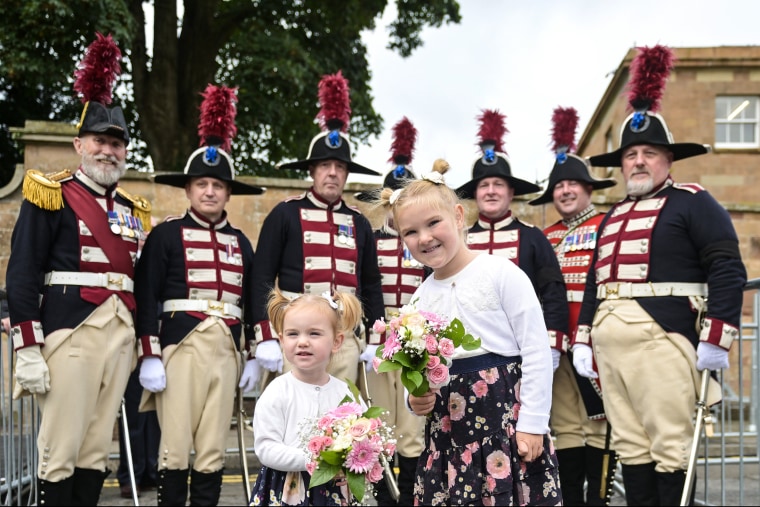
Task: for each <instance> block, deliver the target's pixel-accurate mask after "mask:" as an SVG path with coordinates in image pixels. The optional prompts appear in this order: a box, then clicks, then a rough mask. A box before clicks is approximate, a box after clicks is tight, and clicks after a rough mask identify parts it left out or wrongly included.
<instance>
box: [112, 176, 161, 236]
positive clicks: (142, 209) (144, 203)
mask: <svg viewBox="0 0 760 507" xmlns="http://www.w3.org/2000/svg"><path fill="white" fill-rule="evenodd" d="M116 193H117V194H119V195H120V196H122V197H123V198H124V199H126V200H128V201H129V202H131V203H132V206H133V208H132V214H133V215H134V216H135V217H136V218H139V219H140V221H141V222H142V224H143V230H144V231H145V232H150V230H151V228H152V225H151V223H150V212H151V209H152V207H151V205H150V202H148V200H147V199H145V198H144V197H140V196H139V195H132V194H130V193H129V192H127V191H126V190H124V189H123V188H121V187H116Z"/></svg>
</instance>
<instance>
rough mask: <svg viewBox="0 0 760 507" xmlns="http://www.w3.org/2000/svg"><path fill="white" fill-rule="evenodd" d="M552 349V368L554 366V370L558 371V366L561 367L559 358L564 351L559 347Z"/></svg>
mask: <svg viewBox="0 0 760 507" xmlns="http://www.w3.org/2000/svg"><path fill="white" fill-rule="evenodd" d="M551 350H552V368H554V371H557V368H559V358H560V357H562V352H561V351H559V350H557V349H551Z"/></svg>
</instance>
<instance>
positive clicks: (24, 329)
mask: <svg viewBox="0 0 760 507" xmlns="http://www.w3.org/2000/svg"><path fill="white" fill-rule="evenodd" d="M11 337H12V339H13V350H18V349H23V348H25V347H31V346H32V345H40V346H43V345H45V333H43V332H42V323H41V322H40V321H39V320H25V321H24V322H19V323H18V324H16V325H14V326H13V327H11Z"/></svg>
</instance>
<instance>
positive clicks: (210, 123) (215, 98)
mask: <svg viewBox="0 0 760 507" xmlns="http://www.w3.org/2000/svg"><path fill="white" fill-rule="evenodd" d="M235 92H236V89H234V88H229V87H226V86H216V85H212V84H209V85H208V86H207V87H206V90H205V91H204V92H203V94H202V95H203V102H202V103H201V108H200V109H201V115H200V124H199V125H198V135H199V136H200V138H201V147H200V148H198V149H197V150H195V151H194V152H193V153H192V154H191V155H190V158H188V159H187V164H185V170H184V171H183V172H182V173H169V174H158V175H156V176H154V177H153V180H154V181H155V182H156V183H160V184H163V185H170V186H172V187H180V188H184V187H185V184H186V183H187V182H188V181H189V180H190V178H204V177H211V178H216V179H218V180H222V181H226V182H227V183H229V185H230V190H231V192H232V193H233V194H238V195H258V194H262V193H263V192H264V191H265V189H264V188H262V187H257V186H254V185H247V184H245V183H242V182H240V181H237V180H235V170H234V166H233V163H232V157H231V156H230V155H229V153H230V146H231V143H232V138H233V137H235V134H236V133H237V127H235V116H236V114H237V110H236V108H235V103H236V102H237V96H236V95H235Z"/></svg>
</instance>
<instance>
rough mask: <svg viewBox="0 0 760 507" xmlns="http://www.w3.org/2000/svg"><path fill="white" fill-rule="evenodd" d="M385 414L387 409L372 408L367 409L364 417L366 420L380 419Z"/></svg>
mask: <svg viewBox="0 0 760 507" xmlns="http://www.w3.org/2000/svg"><path fill="white" fill-rule="evenodd" d="M383 412H385V409H384V408H383V407H370V408H368V409H367V411H366V412H364V417H366V418H372V417H380V416H381V415H383Z"/></svg>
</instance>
